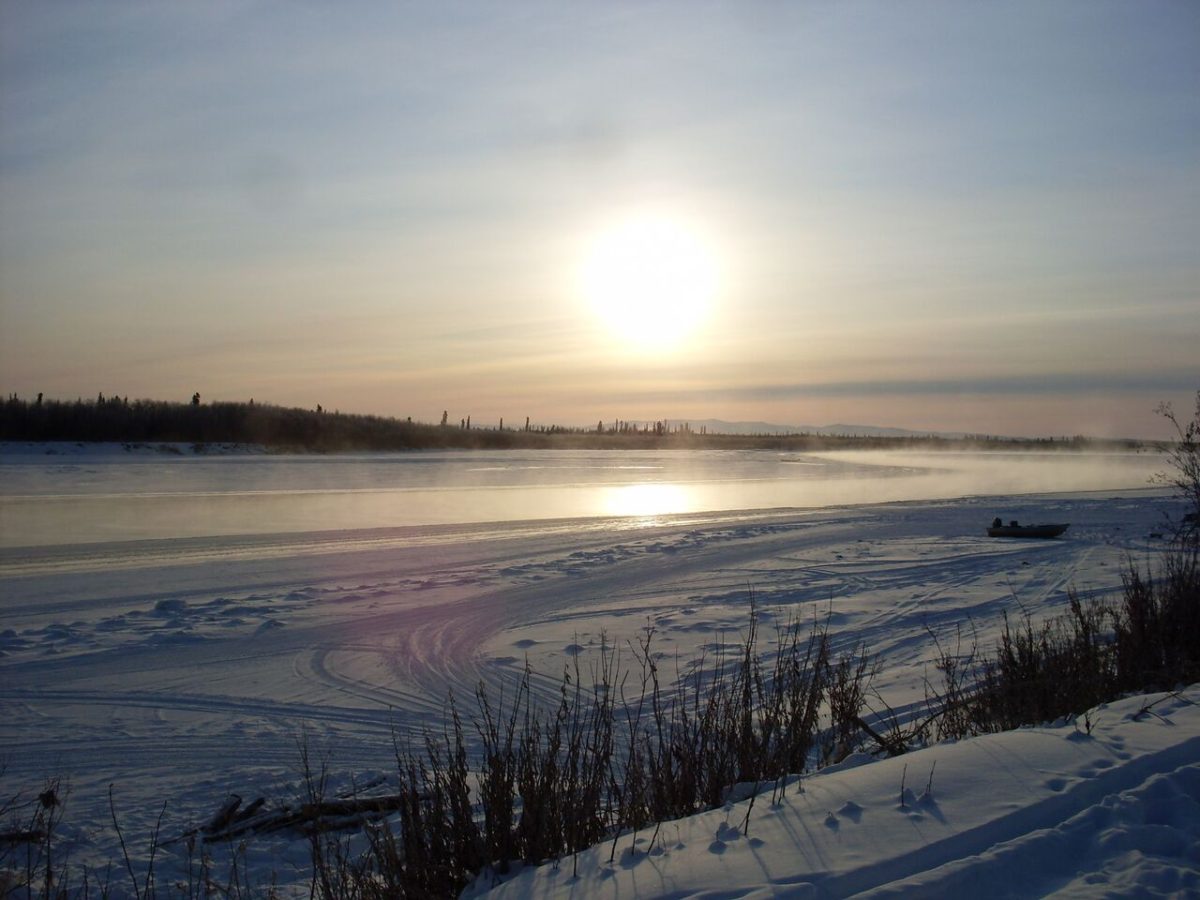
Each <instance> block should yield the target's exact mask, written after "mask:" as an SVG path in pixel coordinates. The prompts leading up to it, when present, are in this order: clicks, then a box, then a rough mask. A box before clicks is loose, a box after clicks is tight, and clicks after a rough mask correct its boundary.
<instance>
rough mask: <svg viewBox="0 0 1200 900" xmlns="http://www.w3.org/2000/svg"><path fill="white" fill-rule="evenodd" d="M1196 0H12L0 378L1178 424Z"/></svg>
mask: <svg viewBox="0 0 1200 900" xmlns="http://www.w3.org/2000/svg"><path fill="white" fill-rule="evenodd" d="M1198 251H1200V4H1196V3H1193V2H1158V0H1148V2H1140V3H1130V2H1103V0H1101V2H1084V0H1072V2H1054V0H1050V2H1031V3H1018V2H1010V3H990V4H982V3H960V2H944V3H943V2H906V3H884V2H879V3H864V2H845V3H825V2H819V3H818V2H792V3H783V2H769V3H767V2H764V3H756V2H746V3H733V2H729V3H704V2H689V3H683V2H680V3H573V2H553V3H550V2H548V3H529V2H512V3H499V2H496V3H489V2H471V3H458V2H439V3H433V2H430V3H420V2H413V3H383V2H355V3H349V4H332V3H305V2H288V3H282V2H281V3H253V2H206V3H200V2H194V3H183V2H180V3H129V2H122V0H111V2H105V3H102V4H99V3H70V2H56V3H36V2H13V0H0V389H3V390H4V391H5V394H6V395H8V394H11V393H17V394H19V395H21V396H24V397H31V396H33V395H36V394H37V393H38V392H44V393H45V395H46V396H47V397H57V398H67V399H73V398H75V397H76V396H82V397H91V396H95V395H96V394H97V393H98V392H104V393H105V394H109V395H111V394H118V395H123V396H128V397H129V398H130V399H134V398H139V397H145V398H154V399H175V400H181V401H186V400H188V399H189V398H190V397H191V396H192V394H193V392H197V391H198V392H199V393H200V394H201V397H202V399H204V400H205V401H208V400H246V399H250V398H254V399H255V400H256V402H272V403H278V404H281V405H297V406H305V407H315V406H316V405H317V404H318V403H319V404H322V405H323V406H324V407H325V408H326V409H339V410H341V411H343V412H365V413H378V414H383V415H394V416H400V417H404V416H411V417H412V418H413V419H416V420H421V421H437V420H438V419H440V417H441V414H442V411H443V410H446V411H448V413H449V415H450V417H451V418H452V419H454V420H457V419H460V418H464V417H466V416H468V415H470V416H472V419H473V422H474V423H476V424H479V425H491V424H495V423H498V421H499V419H500V418H501V417H503V418H505V419H506V421H507V422H508V423H510V424H512V423H521V424H523V422H524V419H525V417H526V416H529V417H530V418H531V419H532V421H533V422H536V423H544V424H549V423H563V424H584V423H592V422H596V421H598V420H600V419H603V420H606V421H611V420H613V419H616V418H621V419H627V420H655V419H663V418H673V419H691V420H697V419H706V418H719V419H725V420H735V421H769V422H776V423H782V424H809V425H823V424H828V423H834V422H841V423H846V422H850V423H855V424H871V425H880V426H896V427H907V428H913V429H918V430H942V431H967V432H978V433H989V434H1012V435H1036V436H1045V435H1073V434H1089V435H1097V436H1126V437H1156V436H1165V434H1166V431H1165V423H1164V422H1163V420H1162V418H1161V417H1160V416H1158V415H1156V414H1155V412H1154V410H1155V407H1156V406H1157V405H1158V404H1159V403H1160V402H1163V401H1168V402H1171V403H1173V404H1174V405H1175V407H1176V409H1177V410H1179V411H1180V412H1183V413H1190V411H1191V410H1192V408H1193V406H1194V403H1195V397H1196V392H1197V390H1200V350H1198V348H1200V252H1198Z"/></svg>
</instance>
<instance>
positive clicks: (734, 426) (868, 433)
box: [667, 419, 966, 439]
mask: <svg viewBox="0 0 1200 900" xmlns="http://www.w3.org/2000/svg"><path fill="white" fill-rule="evenodd" d="M685 423H686V424H687V425H689V426H691V429H692V431H699V430H700V429H702V428H703V429H705V430H706V431H707V432H708V433H709V434H820V435H826V436H830V437H907V438H916V437H938V438H949V439H956V438H961V437H965V436H966V434H965V432H961V431H914V430H912V429H909V428H888V427H884V426H880V425H846V424H842V423H835V424H832V425H780V424H778V423H775V422H727V421H725V420H724V419H691V420H689V419H668V420H667V425H668V426H670V427H672V428H674V427H675V426H678V425H683V424H685Z"/></svg>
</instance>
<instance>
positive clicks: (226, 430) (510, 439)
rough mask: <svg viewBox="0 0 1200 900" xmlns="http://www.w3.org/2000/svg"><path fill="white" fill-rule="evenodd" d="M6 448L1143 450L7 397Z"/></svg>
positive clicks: (1082, 441) (0, 430) (1101, 444)
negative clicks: (60, 444)
mask: <svg viewBox="0 0 1200 900" xmlns="http://www.w3.org/2000/svg"><path fill="white" fill-rule="evenodd" d="M0 440H2V441H82V442H101V441H106V442H118V443H126V444H146V443H188V444H200V445H206V444H255V445H260V446H262V447H265V448H267V449H270V450H277V451H302V452H315V453H334V452H339V451H351V450H431V449H469V450H486V449H514V448H535V449H655V448H664V447H679V448H682V447H703V448H711V449H761V450H793V451H804V450H811V451H817V450H850V449H905V448H911V449H916V448H931V449H938V448H941V449H976V448H978V449H1010V450H1011V449H1085V448H1091V449H1096V448H1102V449H1122V450H1134V449H1140V448H1141V447H1143V446H1144V445H1143V444H1141V443H1140V442H1137V441H1100V440H1094V439H1090V438H1085V437H1071V438H1040V439H1009V438H996V437H990V436H986V435H976V436H969V437H965V438H944V437H933V436H930V437H891V436H889V437H877V436H851V437H847V436H834V435H821V434H809V433H797V434H769V435H768V434H710V433H703V432H695V431H693V430H692V429H691V428H690V427H689V426H687V425H686V424H684V425H673V426H668V425H666V424H665V422H655V423H645V424H640V423H630V422H625V421H616V422H612V423H609V424H606V423H604V422H598V423H597V424H596V426H594V427H592V428H578V427H566V426H561V425H531V424H530V422H529V420H528V419H526V420H525V422H524V424H523V425H518V426H517V427H515V428H514V427H505V425H504V421H503V420H500V421H499V422H498V423H497V424H496V425H494V426H491V425H489V426H486V427H480V426H479V425H474V426H473V425H472V424H471V420H470V418H469V417H468V418H464V419H459V420H458V421H456V422H450V421H449V415H448V413H443V415H442V421H441V422H440V423H439V424H430V423H426V422H414V421H413V420H412V419H411V418H408V419H396V418H386V417H383V416H367V415H357V414H347V413H341V412H336V411H335V412H329V411H327V410H324V409H322V408H321V407H320V406H318V407H317V408H316V409H315V410H310V409H297V408H289V407H282V406H273V405H271V404H266V403H255V402H254V401H253V400H250V401H248V402H244V403H243V402H228V401H219V402H215V403H203V402H201V398H200V395H199V394H196V395H194V396H193V397H192V401H191V402H190V403H178V402H170V401H164V400H133V401H131V400H129V398H128V397H118V396H111V397H105V396H104V395H103V394H100V395H99V396H97V397H96V399H94V400H83V399H78V400H68V401H64V400H46V399H43V397H42V396H41V395H40V394H39V395H38V397H37V399H35V400H25V399H22V398H20V397H18V396H17V395H16V394H10V395H9V397H8V399H7V400H6V401H4V403H3V405H0Z"/></svg>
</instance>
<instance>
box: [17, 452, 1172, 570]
mask: <svg viewBox="0 0 1200 900" xmlns="http://www.w3.org/2000/svg"><path fill="white" fill-rule="evenodd" d="M20 450H21V448H13V447H9V448H8V452H6V453H4V454H3V455H2V456H0V547H3V548H8V549H12V548H19V547H43V548H44V547H49V546H54V545H62V544H91V543H97V542H109V541H144V540H156V539H170V538H204V537H228V536H233V535H267V534H292V535H295V534H298V533H303V532H326V531H348V530H368V529H381V528H382V529H388V528H391V529H394V528H397V527H408V528H411V527H429V526H453V525H467V524H479V523H506V524H507V523H518V522H530V521H538V520H548V519H579V518H600V519H614V518H616V519H623V518H628V519H633V520H644V519H647V518H656V517H664V516H677V515H688V514H690V515H703V514H706V513H714V512H723V511H730V510H765V509H778V508H813V507H824V506H831V505H844V504H853V503H878V502H887V501H895V500H931V499H949V498H954V497H964V496H979V495H992V494H1006V495H1012V494H1022V493H1032V492H1066V491H1070V492H1078V491H1091V490H1111V489H1130V488H1139V487H1145V486H1146V485H1147V484H1148V483H1149V480H1150V478H1151V477H1152V476H1153V475H1154V473H1155V472H1156V471H1159V470H1161V469H1162V468H1163V465H1162V462H1161V459H1160V458H1158V457H1157V456H1154V455H1152V454H1088V453H1028V452H1022V453H953V452H942V453H911V452H883V451H876V452H853V453H849V452H847V453H828V454H799V453H780V452H770V451H706V450H700V451H681V450H666V451H656V450H645V451H632V452H618V451H586V450H580V451H537V450H514V451H490V452H486V451H485V452H428V453H407V454H395V453H393V454H346V455H337V456H300V455H295V456H282V455H281V456H266V455H249V454H245V455H226V456H191V455H185V456H175V455H166V454H161V453H145V454H142V455H138V454H130V453H126V452H124V451H122V450H121V449H120V448H115V449H112V450H111V451H109V452H104V451H103V450H96V449H91V448H88V449H82V450H81V449H79V448H75V447H68V448H63V449H62V450H61V451H60V452H56V453H54V454H53V455H48V454H47V453H46V452H45V449H44V448H37V450H36V451H27V452H20ZM72 451H73V452H72Z"/></svg>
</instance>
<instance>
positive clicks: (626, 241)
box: [581, 215, 718, 348]
mask: <svg viewBox="0 0 1200 900" xmlns="http://www.w3.org/2000/svg"><path fill="white" fill-rule="evenodd" d="M717 275H718V273H717V262H716V255H715V253H714V252H713V249H712V248H711V247H710V246H709V244H708V243H707V242H706V241H705V240H704V238H703V237H702V236H701V235H700V233H699V232H698V231H697V230H695V229H694V228H692V227H691V226H689V225H688V224H687V223H686V222H684V221H683V220H680V219H675V218H671V217H669V216H662V215H637V216H630V217H628V218H625V219H622V220H620V221H619V222H617V223H616V224H615V225H613V226H611V227H609V228H608V229H606V230H604V231H602V232H601V233H600V234H599V235H598V236H597V237H596V238H595V239H594V241H593V242H592V244H591V246H590V247H589V248H588V251H587V254H586V256H585V259H584V263H583V266H582V270H581V278H582V286H583V291H584V294H585V296H586V297H587V300H588V302H589V303H590V304H591V306H592V308H593V309H594V310H595V311H596V313H597V315H598V316H599V317H600V319H601V320H602V321H604V323H605V324H606V325H607V326H608V327H609V328H610V329H611V330H612V331H614V332H615V333H616V334H617V335H618V337H620V338H621V339H622V340H623V341H626V342H628V343H629V344H631V345H633V346H636V347H638V348H648V347H659V348H670V347H675V346H678V345H679V344H680V343H681V342H682V340H683V339H684V338H686V337H687V336H688V335H689V334H690V333H691V332H692V331H694V330H695V328H696V327H697V326H698V325H700V324H701V323H702V322H703V321H704V319H705V318H706V317H707V315H708V313H709V311H710V309H711V307H712V304H713V300H714V297H715V294H716V289H717Z"/></svg>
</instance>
